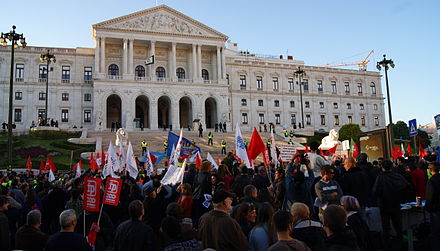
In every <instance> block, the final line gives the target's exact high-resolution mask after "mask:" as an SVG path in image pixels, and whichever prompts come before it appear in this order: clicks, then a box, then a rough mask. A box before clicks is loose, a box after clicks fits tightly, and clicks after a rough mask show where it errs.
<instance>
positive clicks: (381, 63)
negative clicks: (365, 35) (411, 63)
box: [376, 54, 394, 151]
mask: <svg viewBox="0 0 440 251" xmlns="http://www.w3.org/2000/svg"><path fill="white" fill-rule="evenodd" d="M388 65H389V66H391V68H394V62H393V60H391V59H386V55H385V54H383V60H382V61H379V62H377V65H376V68H377V69H378V70H379V71H380V70H382V67H383V68H385V83H386V85H387V100H388V116H389V120H390V124H389V130H388V131H389V133H388V134H389V144H390V148H389V150H390V151H392V150H393V146H394V143H393V142H394V139H393V118H392V116H391V100H390V88H389V86H388V69H389V67H388Z"/></svg>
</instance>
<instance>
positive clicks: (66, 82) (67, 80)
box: [61, 79, 70, 84]
mask: <svg viewBox="0 0 440 251" xmlns="http://www.w3.org/2000/svg"><path fill="white" fill-rule="evenodd" d="M61 83H63V84H69V83H70V79H62V80H61Z"/></svg>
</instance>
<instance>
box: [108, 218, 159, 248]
mask: <svg viewBox="0 0 440 251" xmlns="http://www.w3.org/2000/svg"><path fill="white" fill-rule="evenodd" d="M113 244H114V250H115V251H122V250H130V251H137V250H154V239H153V229H151V227H150V226H148V225H146V224H145V223H143V222H141V221H138V220H132V219H130V220H127V221H124V222H123V223H121V225H119V226H118V228H117V229H116V234H115V239H114V242H113Z"/></svg>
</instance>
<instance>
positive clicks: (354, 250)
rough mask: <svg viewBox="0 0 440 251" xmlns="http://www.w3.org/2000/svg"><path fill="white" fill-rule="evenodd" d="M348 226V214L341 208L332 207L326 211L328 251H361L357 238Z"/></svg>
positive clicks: (325, 222) (325, 227) (325, 223)
mask: <svg viewBox="0 0 440 251" xmlns="http://www.w3.org/2000/svg"><path fill="white" fill-rule="evenodd" d="M346 224H347V214H346V213H345V211H344V209H342V208H341V207H340V206H337V205H330V206H328V207H327V208H326V209H325V210H324V230H325V232H326V233H327V236H328V239H327V241H326V246H327V251H360V249H359V247H358V245H357V241H356V236H355V235H354V233H353V232H352V231H351V230H350V229H348V228H347V227H346Z"/></svg>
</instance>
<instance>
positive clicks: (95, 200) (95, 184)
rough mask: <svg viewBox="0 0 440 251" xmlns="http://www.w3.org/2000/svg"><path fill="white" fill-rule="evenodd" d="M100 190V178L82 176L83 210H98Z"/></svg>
mask: <svg viewBox="0 0 440 251" xmlns="http://www.w3.org/2000/svg"><path fill="white" fill-rule="evenodd" d="M100 191H101V179H100V178H91V177H86V178H84V200H83V207H84V210H87V211H92V212H99V199H100Z"/></svg>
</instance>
